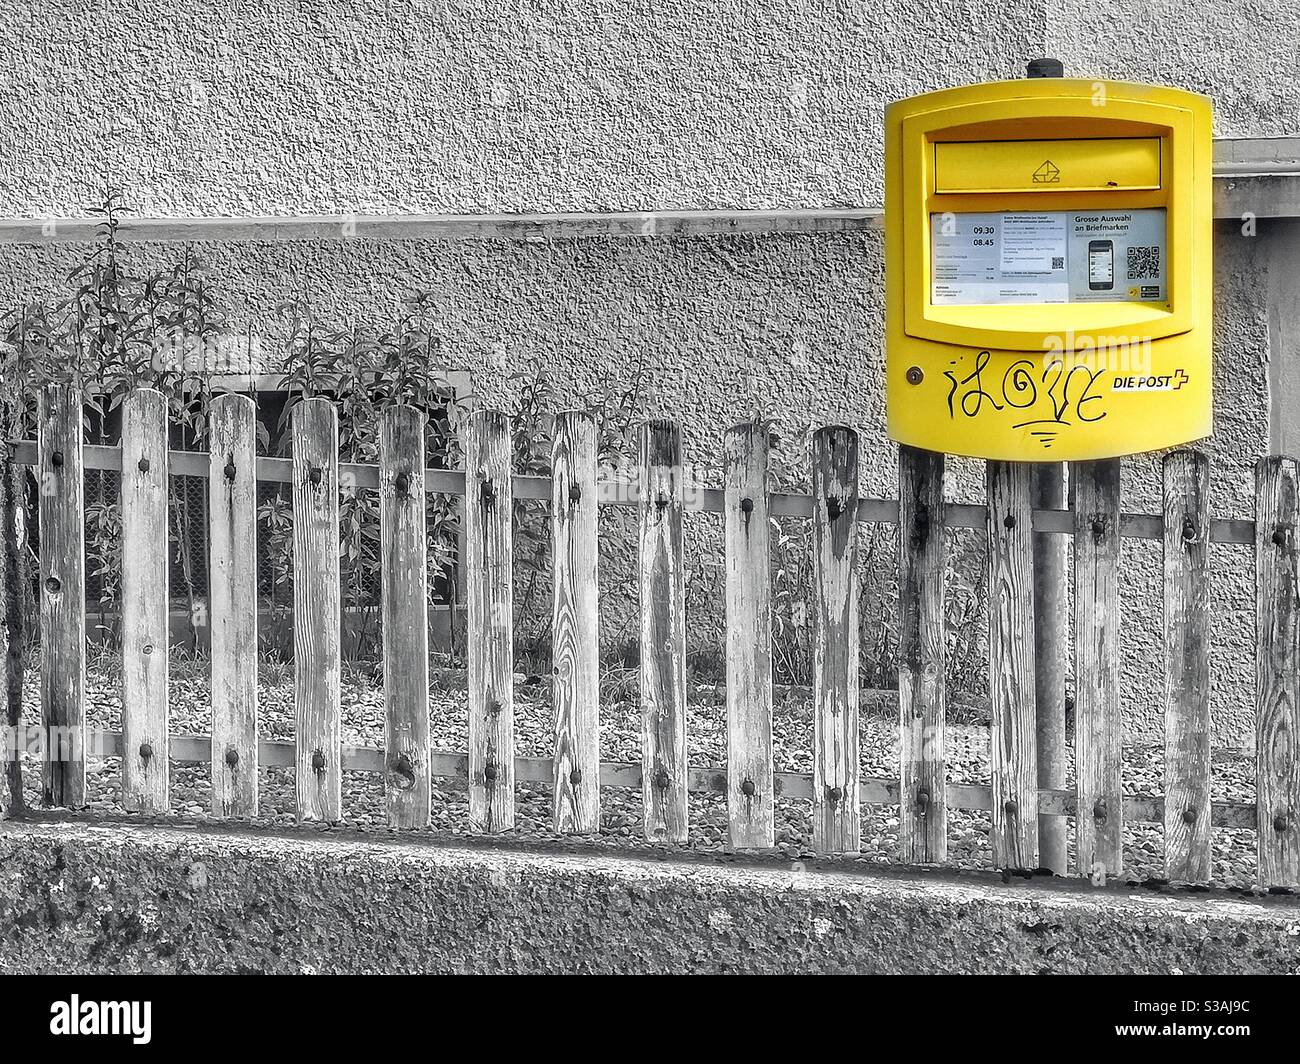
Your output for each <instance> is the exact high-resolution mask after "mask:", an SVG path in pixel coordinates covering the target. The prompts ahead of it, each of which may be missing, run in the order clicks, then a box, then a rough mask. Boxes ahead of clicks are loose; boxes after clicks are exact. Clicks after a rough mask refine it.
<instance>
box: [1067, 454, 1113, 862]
mask: <svg viewBox="0 0 1300 1064" xmlns="http://www.w3.org/2000/svg"><path fill="white" fill-rule="evenodd" d="M1119 477H1120V463H1119V460H1118V459H1106V460H1103V461H1098V462H1075V463H1074V464H1073V465H1072V466H1071V467H1070V483H1071V484H1073V485H1074V748H1075V758H1074V760H1075V782H1076V787H1077V793H1078V807H1077V813H1076V818H1075V823H1076V828H1077V836H1078V846H1077V851H1078V869H1079V872H1080V873H1081V874H1082V875H1088V876H1094V877H1098V876H1100V877H1105V876H1117V875H1119V873H1120V871H1121V870H1122V868H1123V863H1124V794H1123V787H1122V772H1123V760H1124V747H1123V743H1124V724H1123V717H1122V714H1121V712H1120V690H1119V674H1120V669H1119V666H1120V638H1119V634H1120V604H1119V551H1120V539H1119V512H1120V511H1119V507H1120V493H1119V487H1120V479H1119Z"/></svg>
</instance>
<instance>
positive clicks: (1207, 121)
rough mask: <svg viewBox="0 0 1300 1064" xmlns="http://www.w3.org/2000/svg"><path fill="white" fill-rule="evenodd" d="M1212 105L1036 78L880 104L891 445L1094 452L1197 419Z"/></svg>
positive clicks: (1165, 439) (1050, 454)
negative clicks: (882, 107) (886, 105)
mask: <svg viewBox="0 0 1300 1064" xmlns="http://www.w3.org/2000/svg"><path fill="white" fill-rule="evenodd" d="M1211 150H1212V141H1211V108H1210V101H1209V100H1208V99H1207V98H1206V97H1204V96H1200V95H1197V94H1195V93H1191V92H1184V91H1182V90H1179V89H1170V88H1161V87H1156V86H1151V85H1135V84H1128V83H1124V82H1107V81H1087V80H1076V79H1055V78H1042V79H1031V80H1024V81H1004V82H995V83H992V84H984V85H970V86H966V87H964V88H957V89H947V90H944V91H941V92H932V93H927V94H926V95H924V96H917V97H913V98H912V99H909V100H902V101H899V102H898V103H895V104H892V105H891V106H890V107H889V108H888V109H887V110H886V112H885V167H886V174H885V276H886V308H887V309H886V323H885V325H886V362H887V379H886V391H887V397H888V405H889V433H890V435H891V436H892V437H893V438H894V439H896V440H898V441H899V442H901V443H907V444H911V445H913V446H916V447H924V448H927V449H929V450H934V451H946V452H949V453H952V454H963V455H972V456H975V457H980V458H999V459H1010V460H1017V461H1061V460H1067V459H1071V460H1072V459H1091V458H1108V457H1114V456H1118V455H1124V454H1134V453H1137V452H1140V451H1151V450H1156V449H1158V448H1162V447H1171V446H1174V445H1176V444H1182V443H1187V442H1189V441H1191V440H1196V439H1200V438H1201V437H1203V436H1207V435H1209V433H1210V431H1211V409H1210V385H1211V381H1210V362H1211V327H1212V313H1211V311H1212V307H1211V294H1212V274H1211V258H1210V242H1211V218H1212V206H1211Z"/></svg>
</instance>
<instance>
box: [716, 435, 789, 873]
mask: <svg viewBox="0 0 1300 1064" xmlns="http://www.w3.org/2000/svg"><path fill="white" fill-rule="evenodd" d="M768 448H769V440H768V428H767V425H766V424H761V423H756V422H751V423H747V424H742V425H736V426H734V427H733V428H731V429H728V430H727V434H726V438H725V441H724V444H723V462H724V477H725V485H726V486H725V506H726V510H725V514H724V520H725V525H726V530H725V539H726V561H727V584H726V604H727V609H726V623H727V814H728V822H729V826H730V840H731V845H732V847H733V848H735V849H767V848H770V847H772V846H774V845H775V844H776V834H775V830H776V829H775V823H774V819H773V818H774V812H775V806H774V799H775V795H774V793H773V785H774V779H773V768H772V615H771V614H772V570H771V557H770V555H769V550H768V539H769V532H768V516H767V511H768V506H767V467H768Z"/></svg>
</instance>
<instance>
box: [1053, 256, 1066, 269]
mask: <svg viewBox="0 0 1300 1064" xmlns="http://www.w3.org/2000/svg"><path fill="white" fill-rule="evenodd" d="M1052 269H1054V270H1063V269H1065V256H1064V255H1054V256H1052Z"/></svg>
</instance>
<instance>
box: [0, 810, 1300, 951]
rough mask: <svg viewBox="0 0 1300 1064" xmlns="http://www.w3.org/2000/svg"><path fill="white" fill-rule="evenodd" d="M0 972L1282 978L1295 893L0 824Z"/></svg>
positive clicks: (1295, 931) (1298, 908)
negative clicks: (1222, 892)
mask: <svg viewBox="0 0 1300 1064" xmlns="http://www.w3.org/2000/svg"><path fill="white" fill-rule="evenodd" d="M0 944H2V947H0V973H5V974H8V973H32V972H63V973H66V972H78V973H81V972H134V971H150V972H153V971H165V972H241V971H242V972H247V971H271V972H287V973H298V972H604V971H621V972H880V973H900V972H984V973H993V972H1026V973H1029V972H1075V973H1078V972H1095V973H1112V972H1141V973H1166V974H1168V973H1178V972H1181V973H1188V974H1190V973H1200V972H1205V973H1247V972H1270V973H1295V974H1300V899H1297V898H1294V897H1263V898H1252V899H1249V900H1243V899H1240V898H1232V897H1226V896H1215V895H1209V894H1179V893H1173V894H1162V893H1152V892H1149V891H1146V890H1143V889H1141V888H1137V887H1130V886H1124V885H1122V884H1114V885H1112V886H1110V887H1107V888H1102V889H1090V888H1088V887H1086V886H1084V887H1079V886H1074V885H1067V884H1065V883H1061V882H1049V881H1044V880H1041V879H1040V880H1033V881H1023V880H1016V881H1013V882H1012V883H1010V884H1006V885H1004V884H1002V883H1000V882H998V880H997V879H996V877H993V876H982V875H980V876H977V875H972V876H969V877H961V878H957V877H953V876H948V875H939V874H933V875H923V874H917V873H908V874H904V873H891V872H889V871H885V870H882V871H860V870H859V866H856V865H847V864H845V865H839V866H838V867H837V866H834V865H831V864H828V865H827V867H826V869H821V868H816V867H811V866H810V867H809V868H807V869H803V868H800V867H796V868H794V869H792V868H790V867H789V866H786V865H778V864H764V863H762V862H756V863H753V864H741V863H734V864H733V863H726V862H721V861H718V862H711V861H699V862H692V863H670V862H655V861H647V860H644V859H635V860H634V859H621V858H619V857H615V856H609V855H607V854H602V855H599V856H598V855H594V854H589V853H588V854H584V853H576V852H575V853H558V852H542V851H532V852H529V851H525V850H522V849H508V848H506V846H505V845H497V846H492V845H491V844H488V843H484V844H483V845H482V846H479V847H476V848H471V847H468V846H466V847H463V848H442V847H429V846H415V845H405V844H401V843H398V842H393V843H379V842H362V841H358V840H355V839H349V838H347V837H346V836H344V835H342V834H336V833H329V834H324V835H321V834H314V835H306V834H301V835H294V836H271V835H252V834H240V833H238V832H235V831H231V832H220V833H218V832H215V831H197V830H196V831H179V830H171V829H156V830H154V829H144V828H137V827H129V826H127V827H124V826H121V825H100V826H97V825H93V824H80V823H65V824H39V823H21V822H9V823H6V824H3V825H0Z"/></svg>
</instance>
